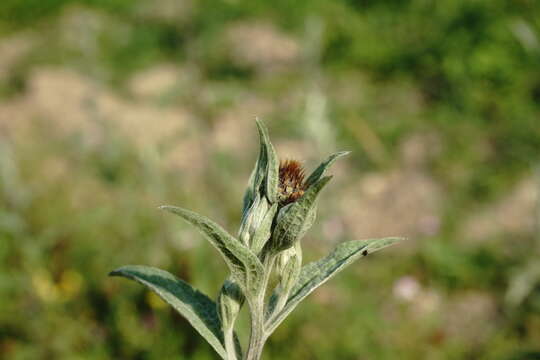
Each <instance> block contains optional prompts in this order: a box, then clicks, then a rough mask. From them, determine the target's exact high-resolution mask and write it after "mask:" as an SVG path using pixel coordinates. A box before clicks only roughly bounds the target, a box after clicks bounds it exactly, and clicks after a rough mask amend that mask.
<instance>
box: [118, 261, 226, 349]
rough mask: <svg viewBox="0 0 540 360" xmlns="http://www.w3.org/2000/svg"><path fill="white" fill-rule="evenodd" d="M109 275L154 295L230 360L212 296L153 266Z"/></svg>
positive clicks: (127, 268) (126, 269) (136, 266)
mask: <svg viewBox="0 0 540 360" xmlns="http://www.w3.org/2000/svg"><path fill="white" fill-rule="evenodd" d="M109 275H110V276H123V277H126V278H128V279H131V280H135V281H137V282H139V283H141V284H143V285H145V286H147V287H148V288H149V289H151V290H152V291H154V292H155V293H156V294H158V295H159V296H160V297H161V298H162V299H163V300H165V302H167V303H168V304H169V305H171V306H172V307H173V308H174V309H175V310H176V311H178V312H179V313H180V314H181V315H182V316H184V317H185V318H186V319H187V320H188V321H189V323H190V324H191V325H192V326H193V327H194V328H195V329H196V330H197V331H198V332H199V334H201V335H202V337H204V338H205V339H206V341H208V343H210V345H211V346H212V347H213V348H214V350H216V352H217V353H218V354H219V355H220V356H221V357H222V358H223V359H226V356H227V354H226V352H225V348H224V347H223V333H222V330H221V324H220V321H219V317H218V314H217V311H216V304H215V303H214V302H213V301H212V300H210V298H208V296H206V295H204V294H203V293H201V292H200V291H198V290H196V289H194V288H193V287H191V285H189V284H188V283H186V282H185V281H182V280H180V279H178V278H177V277H175V276H174V275H172V274H171V273H168V272H167V271H164V270H160V269H157V268H153V267H149V266H139V265H130V266H123V267H121V268H119V269H116V270H114V271H112V272H111V273H110V274H109Z"/></svg>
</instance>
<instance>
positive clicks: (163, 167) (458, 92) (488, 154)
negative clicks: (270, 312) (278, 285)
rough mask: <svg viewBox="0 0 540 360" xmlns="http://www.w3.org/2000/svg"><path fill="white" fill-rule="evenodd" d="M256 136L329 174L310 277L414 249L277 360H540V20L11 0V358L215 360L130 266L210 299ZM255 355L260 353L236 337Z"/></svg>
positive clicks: (314, 5)
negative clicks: (352, 245)
mask: <svg viewBox="0 0 540 360" xmlns="http://www.w3.org/2000/svg"><path fill="white" fill-rule="evenodd" d="M255 116H259V117H261V118H263V119H264V120H265V121H266V123H267V124H268V126H269V127H270V131H271V134H272V138H273V141H274V143H275V145H276V148H277V151H278V153H279V154H280V156H281V157H283V158H287V157H293V158H297V159H300V160H302V161H304V163H305V164H306V167H307V168H308V169H309V168H312V167H313V166H315V165H317V163H318V161H319V160H320V159H322V158H323V157H325V156H326V155H327V154H329V153H331V152H334V151H337V150H352V151H353V154H352V155H351V156H349V158H348V159H346V160H344V161H341V162H340V163H339V164H337V165H336V166H335V168H334V169H333V172H334V174H335V175H336V176H335V179H334V181H333V183H332V184H331V186H329V187H328V188H327V189H326V190H325V193H324V194H323V197H322V199H321V206H320V214H319V220H318V223H317V225H316V226H314V228H313V229H312V230H311V231H310V232H309V234H308V235H307V237H306V239H305V240H304V244H305V248H306V250H305V251H306V255H305V257H306V260H307V261H311V260H313V259H316V258H318V257H319V256H321V255H323V254H324V253H325V252H327V251H329V250H330V249H331V248H332V247H333V246H334V245H335V244H336V243H338V242H340V241H346V240H352V239H360V238H369V237H382V236H388V235H403V236H407V237H409V238H410V240H409V241H408V242H407V243H405V244H401V245H399V246H396V247H395V248H393V249H390V250H385V251H384V252H381V253H378V254H376V255H375V256H373V257H369V258H367V259H365V260H362V261H360V262H359V263H357V264H355V265H354V266H352V267H351V268H349V269H347V271H345V272H344V273H342V274H340V276H338V277H337V278H336V279H334V280H333V281H331V282H330V283H329V284H327V285H325V286H324V287H322V288H321V289H319V290H318V291H316V292H315V293H314V294H313V295H312V296H310V297H309V298H308V300H307V301H306V302H304V303H303V304H302V306H300V307H299V310H297V311H296V312H295V313H293V315H292V316H291V317H290V318H289V319H288V320H287V321H286V322H285V323H284V324H283V326H282V327H281V328H280V329H279V330H278V331H277V332H276V333H275V335H274V336H273V337H272V338H271V340H270V342H269V344H268V346H267V352H266V356H265V359H351V360H353V359H366V360H367V359H377V360H381V359H501V360H505V359H508V360H517V359H540V286H539V285H540V281H539V280H540V260H539V255H540V235H539V231H538V230H539V222H540V216H539V213H538V208H539V207H538V204H539V201H538V198H539V192H538V189H539V188H540V175H539V174H540V172H535V170H534V169H535V167H536V166H537V164H538V163H539V160H540V118H539V116H540V3H539V2H538V1H537V0H513V1H503V0H437V1H435V0H409V1H406V0H402V1H399V0H378V1H375V0H356V1H353V0H333V1H327V0H314V1H305V2H300V1H298V2H296V1H283V0H275V1H272V2H266V1H260V0H249V1H248V0H226V1H217V0H201V1H196V0H154V1H143V0H25V1H21V0H2V1H0V309H1V311H0V358H2V359H17V360H18V359H140V360H143V359H144V360H150V359H194V360H202V359H216V356H215V355H214V354H213V353H212V350H211V348H210V346H208V345H207V344H206V343H204V341H203V340H202V339H201V338H199V337H198V335H197V334H196V333H195V331H194V330H192V329H191V328H190V326H189V324H188V323H187V322H186V321H185V320H184V319H183V318H181V317H180V316H178V315H175V314H174V313H173V311H172V310H171V309H169V308H168V307H167V306H165V305H164V303H163V302H161V300H159V299H158V298H157V297H155V296H153V295H151V294H150V293H148V292H147V291H146V290H145V289H143V287H142V286H139V285H136V284H134V283H130V282H128V281H125V280H121V279H116V278H108V277H107V273H108V272H109V271H110V270H112V269H114V268H116V267H118V266H120V265H124V264H146V265H152V266H157V267H161V268H164V269H166V270H168V271H170V272H173V273H175V274H177V275H178V276H180V277H182V278H183V279H185V280H187V281H189V282H191V283H193V284H194V285H195V286H197V287H198V288H199V289H201V290H202V291H204V292H206V293H208V294H209V295H211V296H212V297H213V296H215V295H216V294H217V291H218V289H219V285H220V283H221V281H223V279H224V278H225V276H226V271H225V266H224V264H223V263H222V261H221V259H219V257H218V256H217V253H216V252H215V251H214V250H213V249H212V248H211V246H210V245H209V244H208V243H206V242H205V241H204V240H203V239H202V238H201V237H200V236H199V235H198V234H197V233H196V232H195V231H193V230H192V229H191V228H190V227H189V226H188V225H186V224H185V223H183V222H182V221H180V220H179V219H177V218H174V217H173V216H171V215H165V214H162V213H160V212H159V211H158V210H157V209H156V207H157V206H158V205H161V204H174V205H181V206H184V207H187V208H191V209H194V210H195V211H197V212H200V213H202V214H205V215H207V216H210V217H211V218H213V219H216V220H217V221H218V222H219V223H221V224H222V225H224V226H225V227H226V228H227V229H229V230H230V231H231V232H233V233H234V232H235V231H236V230H235V229H236V228H237V227H238V225H239V220H240V219H239V217H240V208H241V198H242V194H243V191H244V187H245V185H246V183H247V179H248V176H249V173H250V171H251V168H252V166H253V163H254V161H255V158H256V156H257V151H258V146H257V139H256V131H255V127H254V121H253V119H254V117H255ZM243 334H244V336H245V335H247V334H245V331H244V332H243Z"/></svg>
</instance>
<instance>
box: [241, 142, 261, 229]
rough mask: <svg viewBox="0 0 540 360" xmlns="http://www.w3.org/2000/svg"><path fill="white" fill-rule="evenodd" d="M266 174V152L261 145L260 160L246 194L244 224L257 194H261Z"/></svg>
mask: <svg viewBox="0 0 540 360" xmlns="http://www.w3.org/2000/svg"><path fill="white" fill-rule="evenodd" d="M265 173H266V150H265V149H264V146H263V145H262V144H261V150H260V151H259V158H258V159H257V162H256V163H255V167H254V168H253V171H252V172H251V176H250V177H249V181H248V187H247V189H246V193H245V194H244V208H243V210H242V222H243V221H244V219H245V217H246V216H247V214H248V210H249V209H250V208H251V207H252V205H253V202H254V201H255V198H256V196H257V194H258V193H259V188H260V187H261V184H262V182H263V180H264V175H265Z"/></svg>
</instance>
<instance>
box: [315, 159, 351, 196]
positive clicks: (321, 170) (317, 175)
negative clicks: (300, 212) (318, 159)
mask: <svg viewBox="0 0 540 360" xmlns="http://www.w3.org/2000/svg"><path fill="white" fill-rule="evenodd" d="M350 153H351V152H350V151H341V152H338V153H335V154H332V155H330V156H329V157H328V158H327V159H326V160H325V161H323V162H322V163H321V164H320V165H319V166H318V167H317V168H316V169H315V170H314V171H313V172H312V173H311V175H309V177H308V178H307V180H306V188H309V187H310V186H311V185H313V184H315V183H316V182H317V181H319V179H320V178H321V176H323V175H324V173H325V172H326V170H328V168H329V167H330V166H332V164H334V162H335V161H336V160H337V159H339V158H340V157H342V156H345V155H348V154H350Z"/></svg>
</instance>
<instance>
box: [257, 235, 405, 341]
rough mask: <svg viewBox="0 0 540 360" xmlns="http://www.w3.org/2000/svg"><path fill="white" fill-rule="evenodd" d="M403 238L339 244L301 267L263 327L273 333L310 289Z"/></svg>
mask: <svg viewBox="0 0 540 360" xmlns="http://www.w3.org/2000/svg"><path fill="white" fill-rule="evenodd" d="M400 240H403V238H398V237H391V238H383V239H371V240H354V241H348V242H345V243H342V244H339V245H338V246H337V247H336V248H335V249H334V251H332V252H331V253H330V254H329V255H328V256H326V257H325V258H323V259H321V260H318V261H315V262H312V263H309V264H307V265H305V266H304V267H302V270H301V272H300V276H299V277H298V281H297V283H296V285H295V287H294V289H293V290H292V291H291V295H290V296H289V298H288V299H287V303H286V304H285V307H284V308H283V310H281V311H280V312H279V313H278V314H269V316H270V318H269V319H268V320H267V323H266V329H267V331H268V332H269V333H271V332H273V331H274V330H275V329H276V328H277V327H278V325H279V324H280V323H281V322H282V321H283V320H284V319H285V318H286V317H287V315H289V314H290V313H291V311H293V310H294V308H295V307H296V306H297V305H298V304H299V303H300V302H301V301H302V300H303V299H304V298H305V297H306V296H308V295H309V294H310V293H311V292H312V291H313V290H315V289H316V288H318V287H319V286H321V285H322V284H324V283H325V282H326V281H328V280H329V279H330V278H332V277H333V276H334V275H336V274H337V273H338V272H340V271H341V270H343V269H344V268H345V267H346V266H348V265H350V264H352V263H353V262H354V261H356V260H358V259H359V258H361V257H363V256H366V255H368V254H371V253H373V252H375V251H377V250H380V249H382V248H385V247H387V246H390V245H392V244H394V243H396V242H398V241H400Z"/></svg>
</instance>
